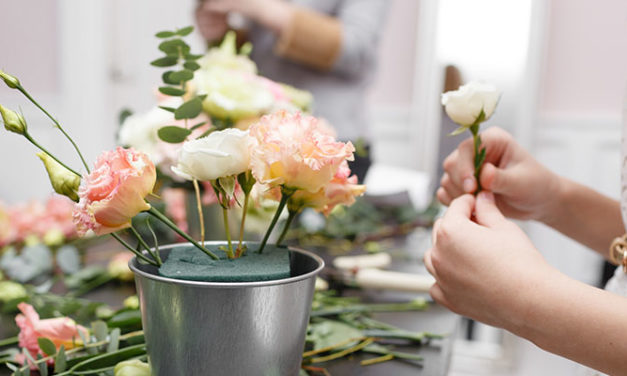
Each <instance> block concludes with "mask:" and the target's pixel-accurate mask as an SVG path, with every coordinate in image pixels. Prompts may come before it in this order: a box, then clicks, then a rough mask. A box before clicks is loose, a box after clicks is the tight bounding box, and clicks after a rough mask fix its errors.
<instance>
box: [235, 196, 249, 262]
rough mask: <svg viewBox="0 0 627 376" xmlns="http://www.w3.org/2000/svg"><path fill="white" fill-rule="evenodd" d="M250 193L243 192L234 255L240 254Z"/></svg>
mask: <svg viewBox="0 0 627 376" xmlns="http://www.w3.org/2000/svg"><path fill="white" fill-rule="evenodd" d="M249 197H250V193H244V205H243V206H242V222H241V223H240V225H239V244H238V245H237V253H236V254H235V257H239V256H241V255H242V242H243V241H244V223H245V222H246V209H247V208H248V198H249Z"/></svg>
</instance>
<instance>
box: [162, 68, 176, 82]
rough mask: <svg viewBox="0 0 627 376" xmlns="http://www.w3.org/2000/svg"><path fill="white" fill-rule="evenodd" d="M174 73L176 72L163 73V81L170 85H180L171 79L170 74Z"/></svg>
mask: <svg viewBox="0 0 627 376" xmlns="http://www.w3.org/2000/svg"><path fill="white" fill-rule="evenodd" d="M172 72H174V71H165V72H163V74H162V75H161V80H162V81H163V82H164V83H166V84H169V85H176V84H178V82H176V81H174V80H171V79H170V73H172Z"/></svg>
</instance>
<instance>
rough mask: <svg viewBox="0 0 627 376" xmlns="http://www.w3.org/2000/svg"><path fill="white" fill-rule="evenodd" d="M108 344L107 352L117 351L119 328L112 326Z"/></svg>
mask: <svg viewBox="0 0 627 376" xmlns="http://www.w3.org/2000/svg"><path fill="white" fill-rule="evenodd" d="M109 337H110V338H109V344H108V345H107V352H114V351H118V349H119V347H120V328H114V329H113V330H112V331H111V333H110V334H109Z"/></svg>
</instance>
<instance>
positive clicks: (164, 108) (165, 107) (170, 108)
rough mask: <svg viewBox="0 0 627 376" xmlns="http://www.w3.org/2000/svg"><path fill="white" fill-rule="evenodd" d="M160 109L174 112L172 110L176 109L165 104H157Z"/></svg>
mask: <svg viewBox="0 0 627 376" xmlns="http://www.w3.org/2000/svg"><path fill="white" fill-rule="evenodd" d="M159 108H160V109H162V110H166V111H168V112H171V113H174V111H176V108H174V107H167V106H159Z"/></svg>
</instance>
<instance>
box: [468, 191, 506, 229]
mask: <svg viewBox="0 0 627 376" xmlns="http://www.w3.org/2000/svg"><path fill="white" fill-rule="evenodd" d="M475 219H476V221H477V223H478V224H480V225H483V226H486V227H492V228H493V227H498V226H500V225H502V224H503V223H506V219H505V217H504V216H503V214H502V213H501V211H500V210H499V209H498V208H497V207H496V204H495V202H494V194H493V193H492V192H490V191H481V193H479V195H478V196H477V200H476V204H475Z"/></svg>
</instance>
